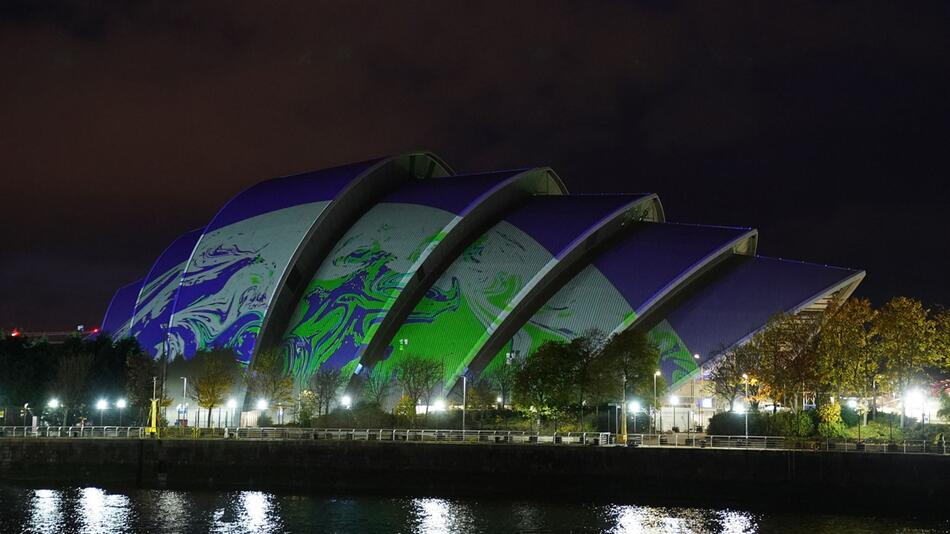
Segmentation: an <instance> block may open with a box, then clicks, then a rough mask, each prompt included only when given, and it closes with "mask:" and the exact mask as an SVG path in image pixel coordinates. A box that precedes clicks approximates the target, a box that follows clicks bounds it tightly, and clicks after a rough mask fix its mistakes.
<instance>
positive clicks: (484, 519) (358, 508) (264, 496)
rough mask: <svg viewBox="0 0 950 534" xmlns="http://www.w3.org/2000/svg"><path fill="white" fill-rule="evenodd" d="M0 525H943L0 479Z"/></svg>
mask: <svg viewBox="0 0 950 534" xmlns="http://www.w3.org/2000/svg"><path fill="white" fill-rule="evenodd" d="M0 532H3V533H7V532H29V533H34V532H35V533H41V532H43V533H45V532H50V533H73V532H76V533H99V532H147V533H155V534H157V533H179V532H182V533H189V532H221V533H241V532H248V533H284V532H304V533H306V532H359V533H364V532H365V533H373V532H385V533H399V532H423V533H440V532H490V533H496V532H498V533H503V532H616V533H626V532H644V533H647V532H670V533H674V532H675V533H693V532H695V533H707V532H708V533H718V532H728V533H739V532H762V533H773V532H774V533H783V532H806V533H809V534H820V533H825V532H828V533H845V534H847V533H859V532H860V533H865V532H907V533H910V532H913V533H936V532H950V521H948V520H940V519H933V518H930V519H914V518H907V517H903V518H893V517H883V518H880V517H878V518H876V517H857V516H848V515H830V514H811V513H809V514H790V513H774V512H750V511H743V510H741V509H727V508H688V507H658V506H638V505H634V504H605V503H583V502H570V503H567V502H544V501H536V502H535V501H511V500H497V499H495V500H482V499H468V498H464V499H454V498H451V499H441V498H413V497H396V498H393V497H379V496H354V497H327V496H317V495H285V494H272V493H265V492H259V491H232V492H226V491H170V490H131V491H111V490H103V489H99V488H71V489H28V488H21V487H9V486H0Z"/></svg>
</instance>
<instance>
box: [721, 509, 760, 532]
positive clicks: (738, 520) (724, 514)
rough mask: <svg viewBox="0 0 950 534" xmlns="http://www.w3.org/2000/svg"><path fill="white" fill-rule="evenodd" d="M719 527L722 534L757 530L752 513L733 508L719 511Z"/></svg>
mask: <svg viewBox="0 0 950 534" xmlns="http://www.w3.org/2000/svg"><path fill="white" fill-rule="evenodd" d="M719 528H720V530H719V532H722V533H723V534H745V533H746V532H758V530H759V528H758V525H757V524H756V522H755V518H754V517H753V516H752V514H750V513H748V512H737V511H735V510H723V511H721V512H719Z"/></svg>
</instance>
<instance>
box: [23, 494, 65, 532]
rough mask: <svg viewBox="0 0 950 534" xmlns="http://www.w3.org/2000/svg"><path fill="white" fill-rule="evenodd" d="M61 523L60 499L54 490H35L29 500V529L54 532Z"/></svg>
mask: <svg viewBox="0 0 950 534" xmlns="http://www.w3.org/2000/svg"><path fill="white" fill-rule="evenodd" d="M62 524H63V511H62V499H61V498H60V495H59V492H58V491H54V490H36V491H34V492H33V498H32V499H31V502H30V523H29V525H30V530H31V531H33V532H56V531H57V530H58V528H59V526H60V525H62Z"/></svg>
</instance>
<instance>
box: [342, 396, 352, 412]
mask: <svg viewBox="0 0 950 534" xmlns="http://www.w3.org/2000/svg"><path fill="white" fill-rule="evenodd" d="M340 404H342V405H343V407H344V408H346V409H347V410H349V409H350V406H352V405H353V399H351V398H350V396H349V395H343V397H342V398H341V399H340Z"/></svg>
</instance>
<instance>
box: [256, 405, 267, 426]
mask: <svg viewBox="0 0 950 534" xmlns="http://www.w3.org/2000/svg"><path fill="white" fill-rule="evenodd" d="M267 406H268V404H267V401H266V400H264V399H260V400H258V401H257V405H256V408H257V409H258V411H260V412H261V413H260V414H258V419H260V416H261V415H263V414H264V412H266V411H267ZM257 426H261V424H260V421H258V423H257Z"/></svg>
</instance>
